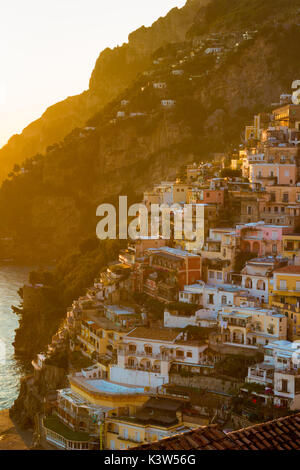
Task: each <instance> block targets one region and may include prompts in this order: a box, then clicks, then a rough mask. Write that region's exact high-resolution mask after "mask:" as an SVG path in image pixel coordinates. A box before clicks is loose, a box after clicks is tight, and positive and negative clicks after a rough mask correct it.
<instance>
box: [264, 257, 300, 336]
mask: <svg viewBox="0 0 300 470" xmlns="http://www.w3.org/2000/svg"><path fill="white" fill-rule="evenodd" d="M269 303H270V305H271V306H274V307H277V308H278V309H279V310H280V311H281V313H283V314H284V315H285V316H286V317H287V320H288V339H289V340H290V341H295V340H296V339H300V266H285V267H283V268H278V269H276V270H275V271H274V272H273V283H270V296H269Z"/></svg>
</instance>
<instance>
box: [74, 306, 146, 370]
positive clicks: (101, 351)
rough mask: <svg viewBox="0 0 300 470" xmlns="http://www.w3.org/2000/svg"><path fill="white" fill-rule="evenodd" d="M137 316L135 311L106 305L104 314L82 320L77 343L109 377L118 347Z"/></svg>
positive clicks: (93, 315)
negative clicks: (109, 370)
mask: <svg viewBox="0 0 300 470" xmlns="http://www.w3.org/2000/svg"><path fill="white" fill-rule="evenodd" d="M136 319H137V315H136V313H135V311H134V310H133V309H130V308H128V307H120V306H117V305H106V306H105V307H104V312H103V313H100V312H91V313H89V314H86V315H85V316H84V318H83V319H82V320H81V325H80V333H79V334H78V335H77V341H78V344H79V349H80V350H81V352H82V353H83V354H84V355H86V356H88V357H90V358H91V359H93V360H96V361H97V363H98V366H99V367H100V368H101V369H102V371H103V373H104V374H103V377H105V378H106V377H108V364H109V363H110V362H111V359H112V357H113V355H114V354H116V353H117V345H118V343H119V342H120V341H121V340H122V339H123V336H124V334H125V333H127V332H128V331H129V330H130V329H132V328H134V326H135V324H136Z"/></svg>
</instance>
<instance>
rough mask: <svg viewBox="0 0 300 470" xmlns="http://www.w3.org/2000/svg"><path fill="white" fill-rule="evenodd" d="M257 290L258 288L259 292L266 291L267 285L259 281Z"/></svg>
mask: <svg viewBox="0 0 300 470" xmlns="http://www.w3.org/2000/svg"><path fill="white" fill-rule="evenodd" d="M256 288H257V289H258V290H265V289H266V284H265V282H264V281H262V280H261V279H260V280H259V281H257V285H256Z"/></svg>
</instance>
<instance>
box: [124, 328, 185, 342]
mask: <svg viewBox="0 0 300 470" xmlns="http://www.w3.org/2000/svg"><path fill="white" fill-rule="evenodd" d="M179 334H180V331H178V330H173V329H171V328H145V327H144V326H138V327H137V328H135V329H134V330H133V331H131V332H130V333H128V334H127V335H126V337H129V338H143V339H149V340H151V339H154V340H161V341H175V339H176V338H177V336H178V335H179Z"/></svg>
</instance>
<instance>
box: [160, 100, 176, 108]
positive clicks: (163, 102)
mask: <svg viewBox="0 0 300 470" xmlns="http://www.w3.org/2000/svg"><path fill="white" fill-rule="evenodd" d="M175 103H176V101H175V100H161V105H162V106H164V107H165V108H172V107H173V106H175Z"/></svg>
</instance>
